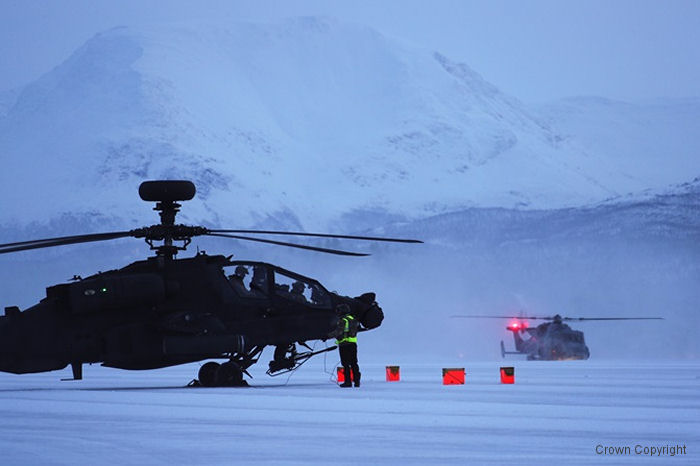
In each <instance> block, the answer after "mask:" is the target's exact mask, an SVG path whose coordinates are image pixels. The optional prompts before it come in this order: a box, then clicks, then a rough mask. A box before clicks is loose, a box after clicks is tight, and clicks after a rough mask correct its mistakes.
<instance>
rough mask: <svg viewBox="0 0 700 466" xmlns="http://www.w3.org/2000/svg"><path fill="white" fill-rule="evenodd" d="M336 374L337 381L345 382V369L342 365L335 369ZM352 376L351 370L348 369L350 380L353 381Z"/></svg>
mask: <svg viewBox="0 0 700 466" xmlns="http://www.w3.org/2000/svg"><path fill="white" fill-rule="evenodd" d="M337 374H338V383H343V382H345V371H344V370H343V368H342V367H339V368H338V369H337ZM353 378H354V377H353V376H352V371H350V382H354V380H353Z"/></svg>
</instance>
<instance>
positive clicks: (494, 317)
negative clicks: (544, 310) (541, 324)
mask: <svg viewBox="0 0 700 466" xmlns="http://www.w3.org/2000/svg"><path fill="white" fill-rule="evenodd" d="M450 317H454V318H459V319H521V320H553V319H554V318H553V317H528V316H477V315H463V314H459V315H453V316H450Z"/></svg>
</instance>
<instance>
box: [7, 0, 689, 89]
mask: <svg viewBox="0 0 700 466" xmlns="http://www.w3.org/2000/svg"><path fill="white" fill-rule="evenodd" d="M0 11H1V14H0V91H2V90H7V89H10V88H14V87H18V86H22V85H24V84H26V83H28V82H30V81H32V80H34V79H36V78H38V77H39V76H41V74H43V73H45V72H47V71H49V70H50V69H51V68H53V67H54V66H56V65H58V64H59V63H60V62H62V61H63V60H64V59H65V58H67V57H68V56H69V55H70V54H71V53H72V52H73V51H74V50H75V49H76V48H78V47H79V46H80V45H81V44H83V43H84V42H85V41H86V40H88V39H89V38H90V37H92V36H93V35H94V34H95V33H98V32H100V31H104V30H106V29H109V28H111V27H113V26H123V25H139V24H144V23H152V22H164V21H186V20H188V19H192V18H193V19H200V20H201V19H209V18H212V19H216V20H221V19H228V20H238V19H250V20H270V19H276V18H280V17H288V16H302V15H324V16H333V17H337V18H339V19H343V20H347V21H352V22H357V23H363V24H367V25H370V26H373V27H375V28H376V29H378V30H379V31H381V32H382V33H384V34H386V35H390V36H395V37H399V38H402V39H403V40H405V41H408V42H412V43H415V44H417V45H419V46H422V47H426V48H429V49H433V50H437V51H440V52H441V53H443V54H445V55H447V56H448V57H450V58H452V59H453V60H457V61H461V62H464V63H467V64H468V65H469V66H471V67H472V68H473V69H474V70H476V71H477V72H479V73H480V74H481V75H482V76H483V77H484V78H485V79H487V80H488V81H490V82H492V83H493V84H495V85H496V86H498V87H499V88H501V90H503V91H504V92H506V93H509V94H511V95H513V96H515V97H517V98H519V99H521V100H523V101H525V102H543V101H547V100H552V99H556V98H560V97H567V96H575V95H599V96H604V97H609V98H613V99H619V100H643V99H653V98H657V97H686V96H700V33H699V31H700V1H698V0H530V1H526V0H510V1H505V0H481V1H476V0H431V1H424V0H401V1H399V0H396V1H381V0H353V1H352V2H347V1H332V0H302V1H291V0H278V1H264V0H251V1H234V0H216V1H206V0H199V1H196V2H195V1H189V0H187V1H185V0H171V1H166V0H120V1H109V0H62V1H51V0H0Z"/></svg>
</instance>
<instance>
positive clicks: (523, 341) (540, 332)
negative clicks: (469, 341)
mask: <svg viewBox="0 0 700 466" xmlns="http://www.w3.org/2000/svg"><path fill="white" fill-rule="evenodd" d="M452 317H457V318H467V319H473V318H475V319H512V322H511V323H510V324H508V326H507V327H506V330H509V331H511V332H513V340H514V342H515V351H506V348H505V345H504V344H503V340H501V357H505V356H506V354H525V355H527V359H528V360H546V361H561V360H568V359H588V358H589V357H590V355H591V353H590V351H589V349H588V346H586V341H585V340H584V338H583V332H581V331H580V330H574V329H572V328H571V327H569V326H568V325H567V324H565V323H564V321H577V322H583V321H589V320H663V317H562V316H560V315H559V314H556V315H555V316H553V317H523V316H472V315H456V316H452ZM530 320H546V321H548V322H544V323H542V324H539V325H538V326H536V327H530V325H529V323H528V321H530Z"/></svg>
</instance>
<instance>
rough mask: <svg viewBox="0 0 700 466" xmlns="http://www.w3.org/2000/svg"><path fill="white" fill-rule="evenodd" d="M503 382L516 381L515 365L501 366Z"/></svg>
mask: <svg viewBox="0 0 700 466" xmlns="http://www.w3.org/2000/svg"><path fill="white" fill-rule="evenodd" d="M501 383H515V367H501Z"/></svg>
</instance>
